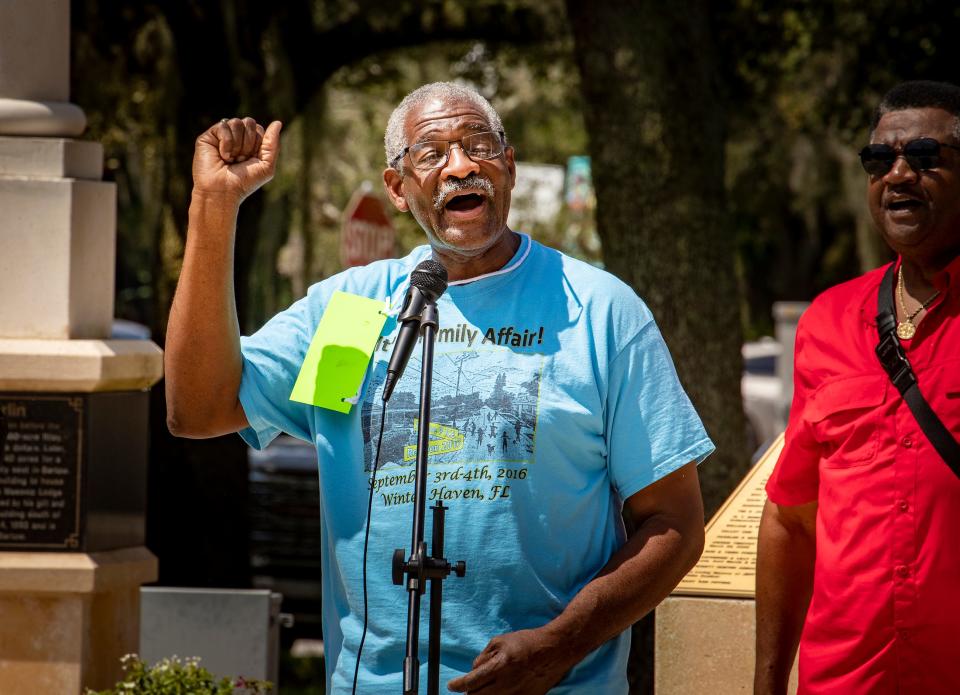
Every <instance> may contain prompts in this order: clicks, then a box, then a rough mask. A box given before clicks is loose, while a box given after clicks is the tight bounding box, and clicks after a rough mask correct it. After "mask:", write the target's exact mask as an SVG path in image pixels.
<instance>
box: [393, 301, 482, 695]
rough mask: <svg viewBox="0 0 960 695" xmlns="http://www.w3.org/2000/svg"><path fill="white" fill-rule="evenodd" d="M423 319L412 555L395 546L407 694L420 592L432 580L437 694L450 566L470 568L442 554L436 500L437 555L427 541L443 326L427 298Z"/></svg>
mask: <svg viewBox="0 0 960 695" xmlns="http://www.w3.org/2000/svg"><path fill="white" fill-rule="evenodd" d="M418 318H419V321H420V331H421V333H422V334H423V362H422V364H421V369H420V419H419V423H418V427H417V468H416V482H415V489H414V493H413V529H412V533H411V539H410V557H409V559H407V560H404V551H403V548H397V549H396V550H395V551H393V583H394V584H397V585H401V584H403V578H404V575H406V577H407V592H408V600H407V651H406V656H405V657H404V659H403V695H416V693H418V692H419V680H420V660H419V656H418V650H419V646H420V597H421V596H422V595H423V592H424V590H425V589H426V582H427V580H428V579H429V580H430V632H429V639H430V641H429V647H428V655H427V693H428V695H438V693H439V688H440V611H441V603H442V601H443V583H442V582H443V580H444V579H446V578H447V576H448V575H449V574H450V572H451V571H452V572H453V573H454V574H456V575H457V576H458V577H462V576H463V575H464V574H466V572H467V566H466V563H464V562H463V561H460V562H457V563H456V564H455V565H451V564H450V563H449V562H447V560H446V559H445V558H444V557H443V523H444V514H445V512H446V510H447V509H448V507H445V506H444V505H443V503H442V502H437V503H436V504H435V505H433V506H432V507H431V508H430V509H431V510H432V512H433V537H432V538H431V542H430V545H431V548H432V551H433V555H428V554H427V545H426V543H424V541H423V533H424V517H425V509H424V508H425V506H426V502H427V456H428V454H429V446H430V396H431V389H432V384H433V347H434V343H435V341H436V337H437V329H438V328H439V323H440V322H439V314H438V312H437V304H436V302H427V304H426V305H425V306H424V308H423V313H421V314H420V316H419V317H412V318H411V320H417V319H418Z"/></svg>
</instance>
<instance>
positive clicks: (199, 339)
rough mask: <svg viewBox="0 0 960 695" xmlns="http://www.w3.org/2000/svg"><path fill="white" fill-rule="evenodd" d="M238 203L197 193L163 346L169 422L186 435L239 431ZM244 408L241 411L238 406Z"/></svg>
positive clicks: (190, 216) (192, 202) (173, 427)
mask: <svg viewBox="0 0 960 695" xmlns="http://www.w3.org/2000/svg"><path fill="white" fill-rule="evenodd" d="M238 206H239V201H237V200H236V199H235V197H232V196H229V195H221V196H217V195H209V194H208V195H201V194H198V193H196V192H194V195H193V198H192V201H191V204H190V212H189V225H188V229H187V241H186V247H185V249H184V256H183V269H182V271H181V273H180V282H179V283H178V285H177V292H176V296H175V297H174V301H173V306H172V307H171V309H170V320H169V323H168V325H167V341H166V352H165V371H166V394H167V413H168V415H167V421H168V424H169V426H170V429H171V431H173V432H174V433H175V434H180V435H184V436H212V435H216V434H223V433H225V432H227V431H231V430H235V429H236V428H237V427H238V426H241V425H242V424H243V423H242V420H239V421H238V419H237V418H238V416H237V411H238V404H237V393H238V391H239V387H240V374H241V358H240V329H239V325H238V322H237V310H236V300H235V299H234V288H233V246H234V234H235V229H236V221H237V209H238ZM240 412H241V413H242V410H240Z"/></svg>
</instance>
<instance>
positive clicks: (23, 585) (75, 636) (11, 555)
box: [0, 547, 157, 695]
mask: <svg viewBox="0 0 960 695" xmlns="http://www.w3.org/2000/svg"><path fill="white" fill-rule="evenodd" d="M156 576H157V559H156V558H155V557H154V556H153V554H151V553H150V551H148V550H147V549H146V548H142V547H141V548H124V549H122V550H110V551H105V552H100V553H17V552H7V553H0V615H2V616H3V629H2V632H0V639H2V644H0V684H2V685H3V688H2V692H3V694H4V695H43V694H47V693H49V694H50V695H67V694H69V693H82V692H83V690H84V688H88V687H89V688H94V689H98V690H103V689H106V688H109V687H112V686H113V685H114V684H115V683H116V682H117V681H118V680H119V679H120V678H121V676H122V669H121V664H120V657H121V656H123V655H124V654H125V653H127V651H129V649H130V647H131V645H135V644H137V640H138V639H139V629H140V626H139V621H138V616H139V613H140V608H139V606H140V585H141V584H143V583H145V582H149V581H152V580H154V579H155V578H156Z"/></svg>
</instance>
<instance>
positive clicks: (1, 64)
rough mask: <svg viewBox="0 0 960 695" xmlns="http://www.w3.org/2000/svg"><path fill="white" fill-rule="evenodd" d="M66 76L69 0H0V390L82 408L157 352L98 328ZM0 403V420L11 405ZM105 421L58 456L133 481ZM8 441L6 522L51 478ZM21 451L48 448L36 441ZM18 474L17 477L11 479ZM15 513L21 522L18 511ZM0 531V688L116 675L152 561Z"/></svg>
mask: <svg viewBox="0 0 960 695" xmlns="http://www.w3.org/2000/svg"><path fill="white" fill-rule="evenodd" d="M90 78H91V79H96V76H91V77H90ZM69 87H70V3H69V0H0V211H2V214H0V297H2V298H3V299H2V301H0V399H3V401H4V402H5V403H7V404H8V405H9V404H10V403H11V402H13V401H14V400H16V399H18V398H22V399H31V398H32V399H34V400H37V399H40V400H42V399H44V398H48V397H50V396H51V394H57V393H59V394H64V395H63V396H62V397H61V396H57V398H61V399H62V398H70V399H72V400H74V401H76V402H77V403H78V404H82V403H86V402H87V401H88V400H92V399H93V398H95V397H96V398H102V397H105V396H103V395H102V394H96V393H94V392H104V391H107V392H128V393H129V392H133V393H134V394H135V396H136V397H137V398H139V399H140V401H141V402H145V400H146V399H145V398H144V397H143V396H142V393H138V392H142V390H144V389H148V388H150V386H152V385H153V384H155V383H156V382H157V381H158V380H159V379H160V377H161V374H162V352H161V350H160V348H159V347H157V346H156V345H155V344H154V343H152V342H151V341H148V340H111V338H110V336H111V328H112V319H113V311H114V275H115V260H116V259H115V254H116V251H115V248H116V187H115V184H113V183H107V182H104V181H102V180H101V176H102V170H103V148H102V147H101V145H100V144H99V143H96V142H89V141H81V140H78V139H74V138H77V137H78V136H80V135H81V134H82V133H83V131H84V128H85V127H86V117H85V116H84V113H83V111H82V110H81V109H80V108H79V107H78V106H76V105H75V104H72V103H70V93H69V91H70V90H69ZM88 394H90V395H89V396H88ZM119 395H122V394H118V397H119ZM134 400H136V399H134ZM77 407H80V405H78V406H77ZM6 410H7V411H9V412H3V413H2V414H3V415H4V416H8V415H9V413H13V412H14V411H17V409H15V408H10V407H8V408H6ZM20 410H23V409H20ZM17 412H19V411H17ZM88 412H92V411H88ZM9 417H14V416H13V415H9ZM143 417H144V418H146V412H145V411H144V413H143ZM5 424H8V423H5ZM40 424H41V425H42V426H46V424H45V423H40ZM110 425H111V423H109V422H107V423H103V422H99V423H92V421H91V420H89V419H88V420H82V423H81V424H80V425H79V426H78V430H79V435H78V436H77V437H74V439H73V440H71V441H77V442H81V441H82V442H89V441H92V438H91V437H90V435H91V433H94V434H97V435H98V437H97V439H99V440H100V441H101V442H106V444H103V445H101V446H99V447H98V448H83V446H82V445H81V444H80V443H78V444H76V446H75V447H74V449H75V450H77V451H83V452H99V453H92V454H88V453H85V454H83V457H84V458H82V460H81V459H79V458H78V459H76V461H77V462H76V463H75V464H74V465H75V466H76V468H77V469H78V470H81V471H82V473H83V476H87V475H89V476H90V480H94V479H96V480H100V481H105V482H106V483H108V489H109V486H110V485H113V483H114V479H113V478H109V477H105V476H103V475H102V474H98V473H97V471H102V470H104V466H102V465H95V464H97V463H98V462H103V461H107V460H110V459H109V458H104V456H106V457H113V458H114V459H117V458H119V459H120V465H119V468H118V469H117V470H121V471H124V472H123V474H122V476H121V477H126V476H128V475H129V476H133V475H134V474H135V473H137V472H139V474H141V475H143V476H144V477H145V475H144V473H145V472H144V471H143V470H142V468H138V470H137V471H134V470H132V469H133V468H136V467H145V456H144V455H142V453H141V455H140V456H139V457H135V458H138V462H137V463H133V462H130V461H129V460H128V459H127V457H126V455H125V454H124V451H127V450H129V449H130V445H129V444H126V445H123V446H126V447H127V449H124V448H123V446H121V443H122V439H123V438H122V433H120V432H111V430H110ZM0 431H4V430H3V429H2V428H0ZM114 435H116V436H114ZM18 436H19V435H18ZM20 441H21V440H18V442H20ZM115 441H116V442H117V446H116V447H114V442H115ZM23 446H24V445H23V444H22V443H18V444H16V445H11V443H10V441H9V438H7V437H6V435H4V440H3V441H0V448H2V451H3V456H2V458H0V466H4V467H5V468H4V472H5V475H6V473H11V475H7V476H6V479H7V480H8V482H9V481H11V480H15V478H16V476H14V475H12V473H15V472H17V469H16V468H15V467H16V466H19V467H20V471H24V472H25V474H24V476H23V477H22V478H21V482H19V483H16V484H18V485H20V486H21V488H20V489H15V490H12V491H8V490H7V489H6V487H4V486H0V509H2V510H7V512H8V514H7V515H6V516H5V517H4V519H3V520H2V525H3V526H4V528H6V529H7V530H8V531H9V529H10V528H11V524H13V523H15V522H14V521H11V519H13V518H14V517H12V516H11V515H10V514H9V511H10V510H17V509H20V508H25V509H30V508H32V507H33V506H34V503H33V502H30V503H29V504H27V505H24V504H22V503H21V502H20V500H19V499H15V498H16V497H17V496H23V498H27V497H31V496H32V495H33V494H34V493H37V494H39V492H43V490H39V488H36V489H35V488H33V487H31V486H33V484H34V483H33V480H34V478H33V477H32V476H33V474H34V473H37V475H38V477H37V478H36V480H37V482H38V485H39V486H41V487H42V486H43V485H51V484H53V483H50V481H49V479H48V480H47V481H46V482H44V479H43V478H41V477H39V476H40V475H42V473H41V472H40V469H39V468H38V467H37V470H36V471H34V469H33V468H31V466H33V464H34V463H36V462H31V461H30V460H29V457H25V456H24V455H23V454H22V451H23ZM143 446H144V447H145V446H146V444H145V443H144V444H143ZM18 447H20V448H18ZM133 448H134V449H136V443H135V446H134V447H133ZM37 451H38V452H46V451H48V449H43V448H42V445H39V444H38V445H37ZM138 451H141V452H142V449H139V450H138ZM18 452H19V453H18ZM37 458H38V459H39V458H40V457H39V456H38V457H37ZM44 458H46V457H44ZM56 460H57V461H59V459H56ZM124 464H128V465H127V467H126V468H124ZM35 467H36V466H35ZM27 475H29V476H31V478H30V481H31V482H30V483H29V485H27V484H26V483H24V482H22V480H27V478H26V476H27ZM98 475H100V477H99V478H98V477H96V476H98ZM65 479H67V480H70V479H71V478H70V476H69V475H68V476H66V478H65ZM76 479H77V480H80V475H79V474H77V477H76ZM134 479H136V478H134ZM11 484H14V483H11ZM57 484H60V483H57ZM62 489H66V490H69V489H71V488H70V487H69V485H66V486H64V487H63V488H62ZM75 489H77V490H79V492H78V493H76V494H77V496H78V498H79V499H81V500H82V503H80V504H78V505H77V508H78V509H81V510H84V509H88V507H89V505H90V504H93V502H91V498H92V496H91V495H90V494H89V490H90V489H91V485H90V483H89V481H87V480H86V478H84V483H83V485H80V483H77V485H76V488H75ZM31 499H32V497H31ZM98 503H100V504H102V500H99V502H98ZM39 506H40V505H39V504H37V507H39ZM17 513H19V512H17ZM27 518H35V517H27ZM78 518H79V512H78ZM139 519H140V520H142V515H141V516H140V517H139ZM136 521H137V520H136V519H135V520H134V522H131V523H135V522H136ZM18 523H19V525H18V527H17V528H27V529H28V530H33V529H34V527H33V526H32V525H31V522H24V521H20V522H18ZM44 528H46V527H44ZM127 528H130V526H129V525H128V526H127ZM94 531H95V529H93V524H92V523H91V524H90V525H81V527H80V532H81V535H82V536H83V537H85V538H89V537H90V534H91V533H92V532H94ZM8 536H9V534H8ZM132 537H136V536H132ZM140 538H141V540H139V541H132V542H131V544H132V545H134V546H137V545H138V543H142V536H141V537H140ZM3 540H4V545H3V546H2V550H3V551H4V552H0V614H2V615H3V616H4V619H3V620H0V693H3V694H4V695H36V694H37V693H57V694H58V695H69V694H70V693H76V694H77V695H79V694H80V693H81V692H83V689H84V688H85V687H92V688H95V689H98V690H99V689H104V688H107V687H110V686H112V685H113V684H114V683H115V682H116V680H117V679H118V678H119V676H120V675H121V673H120V661H119V659H120V657H121V656H122V655H123V654H125V653H128V652H134V651H136V650H137V646H138V645H137V641H138V630H139V628H138V625H139V587H140V585H141V584H143V583H144V582H149V581H152V580H154V579H156V576H157V560H156V558H155V557H154V556H153V555H152V554H151V553H150V552H149V551H148V550H147V549H146V548H144V547H142V546H140V547H128V548H120V547H116V545H117V544H116V543H115V544H113V545H111V544H110V543H109V542H103V541H100V542H98V543H92V544H87V545H84V544H83V543H82V542H79V541H78V542H77V543H76V544H75V546H76V547H78V548H79V549H83V548H87V549H90V550H91V551H90V552H62V551H56V552H34V551H35V550H36V549H37V548H36V547H34V546H31V545H29V542H27V543H25V544H24V547H23V548H19V547H17V544H18V543H20V540H19V539H15V540H11V541H7V540H5V539H3ZM65 547H70V546H69V545H67V546H65ZM93 548H96V550H97V552H93ZM25 637H29V639H25Z"/></svg>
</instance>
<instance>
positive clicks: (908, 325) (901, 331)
mask: <svg viewBox="0 0 960 695" xmlns="http://www.w3.org/2000/svg"><path fill="white" fill-rule="evenodd" d="M916 333H917V327H916V326H914V325H913V322H912V321H903V322H901V323H898V324H897V337H898V338H900V340H910V339H911V338H913V336H914V335H916Z"/></svg>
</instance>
